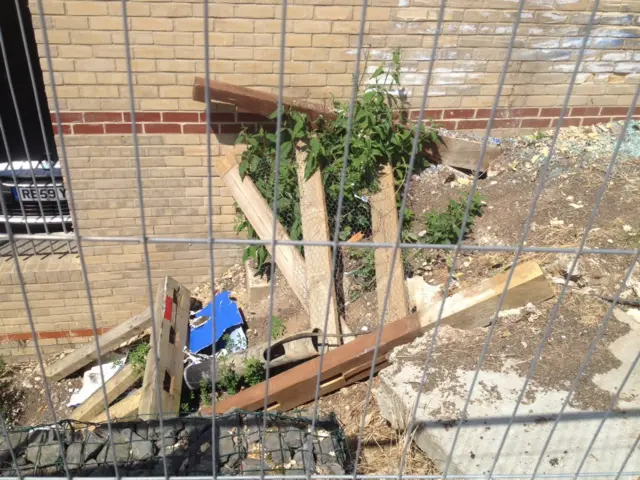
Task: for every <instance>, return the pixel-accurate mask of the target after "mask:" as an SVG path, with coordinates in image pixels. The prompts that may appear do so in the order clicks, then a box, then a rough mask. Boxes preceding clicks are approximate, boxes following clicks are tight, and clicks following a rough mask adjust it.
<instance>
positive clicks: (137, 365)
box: [127, 343, 150, 373]
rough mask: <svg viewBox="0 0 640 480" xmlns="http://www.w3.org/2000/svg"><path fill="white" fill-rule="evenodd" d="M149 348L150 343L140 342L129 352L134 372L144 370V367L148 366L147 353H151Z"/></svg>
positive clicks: (129, 360)
mask: <svg viewBox="0 0 640 480" xmlns="http://www.w3.org/2000/svg"><path fill="white" fill-rule="evenodd" d="M149 349H150V347H149V344H148V343H140V344H138V345H136V346H135V348H133V349H132V350H131V351H130V352H129V356H128V359H127V360H128V362H129V363H130V364H131V366H132V368H133V371H134V372H136V373H142V372H144V369H145V368H146V366H147V355H148V354H149Z"/></svg>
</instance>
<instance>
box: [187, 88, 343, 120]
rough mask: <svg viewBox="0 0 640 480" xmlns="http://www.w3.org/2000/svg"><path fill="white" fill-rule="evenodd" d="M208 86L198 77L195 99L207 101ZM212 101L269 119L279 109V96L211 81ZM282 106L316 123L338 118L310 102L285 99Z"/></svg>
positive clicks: (194, 90)
mask: <svg viewBox="0 0 640 480" xmlns="http://www.w3.org/2000/svg"><path fill="white" fill-rule="evenodd" d="M206 88H207V84H206V81H205V79H204V78H202V77H196V78H195V79H194V83H193V99H194V100H195V101H197V102H204V101H205V89H206ZM208 88H209V95H210V100H212V101H217V102H224V103H230V104H232V105H235V106H236V107H238V108H239V109H241V110H244V111H246V112H252V113H258V114H260V115H264V116H265V117H268V116H269V115H271V114H272V113H273V112H275V111H276V110H277V109H278V96H277V95H274V94H273V93H267V92H263V91H260V90H256V89H253V88H247V87H239V86H238V85H233V84H230V83H224V82H218V81H217V80H210V81H209V87H208ZM282 105H283V106H284V108H285V110H287V109H291V110H295V111H297V112H301V113H304V114H306V115H307V116H308V117H309V120H310V121H312V122H315V121H316V120H317V119H318V118H319V117H320V116H323V117H324V118H326V119H327V120H333V119H335V118H336V114H335V113H333V112H332V111H331V110H330V109H329V108H327V107H325V106H324V105H319V104H317V103H313V102H309V101H308V100H297V99H292V98H287V97H285V98H283V99H282Z"/></svg>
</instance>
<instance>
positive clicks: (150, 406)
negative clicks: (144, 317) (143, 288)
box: [138, 277, 191, 416]
mask: <svg viewBox="0 0 640 480" xmlns="http://www.w3.org/2000/svg"><path fill="white" fill-rule="evenodd" d="M190 302H191V293H190V292H189V290H187V289H186V288H185V287H184V286H182V285H180V284H179V283H178V282H176V281H175V280H174V279H173V278H170V277H165V279H164V282H163V285H162V288H160V289H159V290H158V295H157V298H156V304H155V307H154V308H155V310H154V317H155V327H156V335H157V337H156V341H157V342H158V344H157V352H158V360H157V365H156V358H155V355H156V345H155V344H154V342H153V336H152V337H151V342H150V343H149V354H148V355H147V364H146V367H145V370H144V377H143V380H142V389H141V390H142V393H141V395H142V396H141V400H140V407H139V408H138V412H139V414H140V415H147V416H150V415H152V416H155V415H156V414H162V415H169V416H173V415H177V414H178V412H179V410H180V394H181V392H182V372H183V371H184V352H183V350H184V347H185V345H186V342H187V333H188V330H189V305H190ZM158 382H159V383H160V395H161V398H162V401H161V400H160V397H158ZM160 406H162V411H160Z"/></svg>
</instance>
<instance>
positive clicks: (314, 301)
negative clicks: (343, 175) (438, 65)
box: [296, 142, 342, 349]
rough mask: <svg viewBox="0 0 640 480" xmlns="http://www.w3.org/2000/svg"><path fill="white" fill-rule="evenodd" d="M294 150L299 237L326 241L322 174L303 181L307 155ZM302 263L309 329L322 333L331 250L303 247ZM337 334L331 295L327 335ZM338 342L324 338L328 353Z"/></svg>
mask: <svg viewBox="0 0 640 480" xmlns="http://www.w3.org/2000/svg"><path fill="white" fill-rule="evenodd" d="M297 147H298V148H297V149H296V162H297V164H298V184H299V188H300V212H301V215H302V236H303V238H304V240H306V241H323V242H327V241H329V240H330V237H329V214H328V213H327V203H326V198H325V194H324V185H323V184H322V172H321V171H320V169H317V170H316V171H315V173H314V174H313V175H311V177H310V178H309V179H308V180H305V179H304V171H305V167H306V160H307V152H305V151H304V147H305V145H304V144H303V143H302V142H300V143H299V144H298V146H297ZM304 261H305V264H306V269H307V295H308V297H307V298H308V302H309V325H310V327H311V328H312V329H314V328H317V329H318V330H320V331H324V329H325V327H324V322H325V319H326V313H327V296H328V293H329V292H328V290H327V289H328V286H329V285H330V284H331V249H330V248H329V247H312V246H305V247H304ZM339 333H340V317H339V315H338V305H337V302H336V295H335V292H334V293H333V294H332V295H331V299H330V304H329V318H328V322H327V335H336V334H339ZM341 343H342V342H341V341H340V339H339V338H337V337H327V344H328V345H327V347H328V348H329V349H331V348H333V347H334V346H336V345H340V344H341Z"/></svg>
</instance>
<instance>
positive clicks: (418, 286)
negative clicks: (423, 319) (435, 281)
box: [407, 276, 442, 310]
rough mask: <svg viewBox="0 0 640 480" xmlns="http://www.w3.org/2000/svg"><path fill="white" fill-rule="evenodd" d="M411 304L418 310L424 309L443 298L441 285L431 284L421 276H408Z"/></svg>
mask: <svg viewBox="0 0 640 480" xmlns="http://www.w3.org/2000/svg"><path fill="white" fill-rule="evenodd" d="M407 292H408V294H409V305H410V306H411V308H415V309H416V310H424V309H426V308H428V307H429V306H430V305H431V304H433V303H436V302H440V301H441V300H442V293H441V288H440V285H429V284H428V283H426V282H425V281H424V278H422V277H420V276H416V277H411V278H407Z"/></svg>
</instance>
